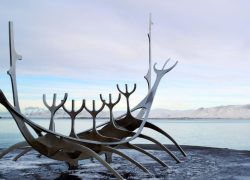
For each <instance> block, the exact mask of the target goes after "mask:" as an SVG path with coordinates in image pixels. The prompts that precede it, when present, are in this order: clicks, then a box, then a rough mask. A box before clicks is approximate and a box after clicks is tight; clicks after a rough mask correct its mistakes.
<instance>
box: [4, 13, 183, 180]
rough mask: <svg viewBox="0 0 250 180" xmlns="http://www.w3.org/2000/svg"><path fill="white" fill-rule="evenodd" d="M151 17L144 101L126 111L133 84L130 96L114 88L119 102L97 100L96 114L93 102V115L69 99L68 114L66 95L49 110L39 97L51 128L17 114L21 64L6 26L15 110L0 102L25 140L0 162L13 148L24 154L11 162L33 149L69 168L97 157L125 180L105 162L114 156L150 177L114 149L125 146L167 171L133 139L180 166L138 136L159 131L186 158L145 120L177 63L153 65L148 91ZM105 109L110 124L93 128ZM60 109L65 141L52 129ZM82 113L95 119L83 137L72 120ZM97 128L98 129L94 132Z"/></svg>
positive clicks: (173, 156)
mask: <svg viewBox="0 0 250 180" xmlns="http://www.w3.org/2000/svg"><path fill="white" fill-rule="evenodd" d="M151 24H152V21H151V17H150V21H149V33H148V39H149V69H148V72H147V75H146V76H145V79H146V81H147V83H148V93H147V95H146V97H145V98H144V99H143V100H142V101H141V102H140V103H138V105H137V106H135V107H134V108H132V109H131V108H130V104H129V98H130V96H131V95H132V94H133V93H134V92H135V90H136V84H135V85H134V87H133V88H132V90H131V91H129V90H128V85H127V84H126V85H125V91H123V90H122V89H121V88H120V86H119V85H117V90H118V92H119V94H118V98H117V100H115V101H114V102H113V101H112V95H111V94H109V101H106V100H104V98H103V96H102V95H100V100H101V102H102V106H101V107H100V108H99V109H98V110H97V109H96V106H95V101H93V104H92V105H93V107H92V110H90V109H89V107H86V105H85V100H83V101H82V106H81V107H80V109H78V110H75V104H74V100H72V109H71V111H70V110H68V109H67V108H66V107H65V105H64V104H65V102H66V100H67V94H65V96H64V98H63V100H62V101H61V102H60V103H59V105H56V94H54V96H53V103H52V106H49V105H48V103H47V101H46V95H43V102H44V104H45V106H46V107H47V108H48V109H49V111H50V112H51V118H50V125H49V128H48V129H47V128H44V127H41V126H39V125H37V124H36V123H34V122H32V121H31V120H29V119H28V118H26V117H25V116H24V115H23V114H22V113H21V111H20V107H19V101H18V93H17V86H16V64H15V63H16V60H17V59H21V56H20V55H18V54H17V53H16V51H15V49H14V37H13V25H12V22H9V44H10V66H11V67H10V70H9V71H8V74H9V75H10V78H11V82H12V91H13V99H14V105H11V103H10V102H9V101H8V100H7V99H6V97H5V95H4V93H3V92H2V91H1V90H0V103H1V104H2V105H3V106H4V107H5V108H6V109H7V110H8V111H9V112H10V114H11V115H12V116H13V118H14V119H15V121H16V123H17V126H18V128H19V130H20V131H21V133H22V135H23V136H24V138H25V140H26V141H24V142H20V143H17V144H15V145H13V146H11V147H9V148H8V149H6V150H4V151H3V152H2V153H1V154H0V158H2V157H3V156H4V155H6V154H7V153H9V152H11V151H13V150H15V149H17V148H20V147H22V148H24V150H23V151H22V152H21V153H20V154H19V155H17V156H16V157H14V159H13V160H15V161H16V160H17V159H18V158H20V157H21V156H23V155H24V154H26V153H27V152H29V151H30V150H31V149H34V150H36V151H37V152H39V153H40V154H41V155H44V156H47V157H49V158H52V159H55V160H60V161H64V162H67V163H68V165H69V168H77V166H78V161H79V160H83V159H87V158H95V159H96V160H98V161H99V162H100V163H101V164H103V166H105V167H106V168H107V169H109V170H110V171H111V172H112V173H113V174H114V175H115V176H116V177H117V178H118V179H123V177H122V176H121V175H120V174H119V173H117V172H116V171H115V170H114V169H113V168H112V167H111V166H110V165H109V164H108V163H110V162H111V161H112V154H117V155H119V156H121V157H123V158H124V159H126V160H128V161H130V162H131V163H132V164H134V165H135V166H137V167H138V168H140V169H141V170H143V171H144V172H147V173H150V172H149V171H148V170H147V169H146V168H145V167H144V166H143V165H142V164H140V163H139V162H137V161H135V160H133V159H131V158H130V157H129V156H127V155H126V154H124V153H123V152H121V151H119V150H118V149H117V147H119V146H124V147H126V148H130V149H134V150H137V151H139V152H141V153H143V154H144V155H146V156H148V157H150V158H152V159H153V160H155V161H156V162H158V163H159V164H161V165H162V166H167V165H166V164H165V163H164V162H162V161H161V160H160V159H159V158H157V157H156V156H154V155H152V154H151V153H149V152H147V151H145V150H144V149H142V148H140V147H138V146H136V145H133V144H131V143H130V142H131V141H132V140H134V139H135V138H143V139H146V140H148V141H151V142H153V143H155V144H157V145H158V146H159V147H160V148H161V149H162V150H164V151H165V152H166V153H167V154H169V155H170V156H171V157H172V158H173V159H174V160H175V161H176V162H177V163H179V162H180V161H179V159H178V158H177V157H176V156H175V155H174V154H173V153H172V152H171V151H170V150H169V149H168V148H167V147H165V146H164V145H163V144H161V143H160V142H158V141H157V140H155V139H154V138H152V137H149V136H146V135H144V134H142V133H141V131H142V130H143V128H144V127H145V128H150V129H152V130H154V131H157V132H159V133H161V134H162V135H164V136H165V137H166V138H168V139H169V140H171V141H172V142H173V143H174V144H175V146H176V147H177V148H178V149H179V151H180V152H181V153H182V154H183V156H186V154H185V152H184V151H183V150H182V148H181V147H180V146H179V145H178V144H177V142H176V141H175V140H174V139H173V138H172V137H171V136H170V135H169V134H167V133H166V132H165V131H163V130H162V129H160V128H159V127H157V126H156V125H154V124H152V123H149V122H147V119H148V115H149V113H150V109H151V106H152V103H153V100H154V96H155V94H156V90H157V88H158V85H159V83H160V80H161V79H162V77H163V76H164V75H165V74H166V73H168V72H169V71H171V70H172V69H173V68H174V67H175V66H176V64H177V62H176V63H175V64H174V65H173V66H171V67H170V68H167V69H165V66H166V65H167V63H168V61H169V60H167V61H166V63H165V64H164V65H163V67H162V69H157V68H156V63H155V64H154V72H155V73H156V79H155V81H154V83H153V86H152V87H151V85H152V84H151V68H152V67H151ZM121 95H123V96H124V97H125V99H126V104H127V111H126V113H125V114H123V115H121V116H120V117H116V118H115V117H114V115H113V108H114V106H115V105H117V104H118V103H119V101H120V99H121V97H122V96H121ZM105 106H107V107H108V109H109V113H110V119H109V121H108V122H105V123H103V124H100V125H97V124H96V116H97V115H98V114H99V113H100V112H101V111H102V110H103V108H104V107H105ZM60 108H63V109H64V111H65V112H66V113H67V114H68V115H69V117H70V119H71V132H70V134H69V136H65V135H62V134H60V133H58V132H56V130H55V122H54V115H55V113H56V111H57V110H58V109H60ZM83 110H86V111H87V112H88V113H89V114H90V115H91V116H92V119H93V127H92V128H91V129H88V130H85V131H83V132H81V133H78V134H76V133H75V125H74V124H75V119H76V116H77V115H78V114H79V113H80V112H81V111H83ZM135 110H140V111H139V113H138V114H137V116H136V117H134V116H133V115H132V113H131V112H133V111H135ZM28 127H30V128H32V129H33V130H34V131H35V132H36V136H34V135H32V134H31V132H30V131H29V129H28ZM97 128H98V129H97ZM101 154H105V157H106V161H105V160H103V159H102V158H101V157H100V155H101Z"/></svg>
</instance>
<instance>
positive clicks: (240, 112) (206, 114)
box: [0, 104, 250, 119]
mask: <svg viewBox="0 0 250 180" xmlns="http://www.w3.org/2000/svg"><path fill="white" fill-rule="evenodd" d="M123 113H124V112H123V111H116V112H114V115H115V117H117V116H119V115H121V114H123ZM23 114H25V115H26V116H27V117H30V118H49V117H50V112H49V111H48V110H45V109H43V108H39V107H27V108H25V109H24V111H23ZM0 116H2V117H8V116H10V115H9V114H8V113H3V112H1V113H0ZM56 117H57V118H67V117H68V115H67V114H66V113H65V112H64V111H63V110H62V109H60V110H58V112H57V113H56ZM78 117H85V118H88V117H90V115H89V114H88V113H87V112H86V111H82V112H81V113H80V114H79V115H78ZM99 117H104V118H105V117H109V112H108V111H102V112H101V113H100V115H99ZM149 118H214V119H215V118H236V119H242V118H246V119H247V118H248V119H249V118H250V104H247V105H227V106H216V107H211V108H199V109H195V110H168V109H152V110H151V112H150V115H149Z"/></svg>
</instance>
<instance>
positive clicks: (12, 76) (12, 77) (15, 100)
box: [7, 21, 22, 112]
mask: <svg viewBox="0 0 250 180" xmlns="http://www.w3.org/2000/svg"><path fill="white" fill-rule="evenodd" d="M9 49H10V69H9V70H8V71H7V73H8V75H9V76H10V80H11V86H12V94H13V103H14V107H15V109H16V110H17V111H18V112H21V110H20V106H19V100H18V92H17V83H16V61H17V60H21V59H22V56H21V55H19V54H17V52H16V50H15V46H14V32H13V22H11V21H9Z"/></svg>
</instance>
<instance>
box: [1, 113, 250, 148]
mask: <svg viewBox="0 0 250 180" xmlns="http://www.w3.org/2000/svg"><path fill="white" fill-rule="evenodd" d="M32 121H33V122H35V123H37V124H39V125H41V126H43V127H45V128H48V127H49V120H46V119H33V120H32ZM105 121H107V120H104V119H99V120H97V123H102V122H105ZM149 122H152V123H154V124H155V125H157V126H159V127H160V128H162V129H163V130H165V131H166V132H167V133H168V134H170V135H171V136H172V137H173V138H174V139H175V140H176V141H177V142H178V143H179V144H182V145H196V146H207V147H220V148H230V149H237V150H250V119H181V120H180V119H150V120H149ZM70 125H71V122H70V119H55V126H56V132H60V133H61V134H64V135H68V134H69V133H70ZM91 127H92V120H90V119H76V132H77V133H78V132H81V131H83V130H85V129H88V128H91ZM142 133H143V134H146V135H149V136H151V137H153V138H155V139H157V140H158V141H160V142H161V143H163V144H171V142H170V141H169V140H168V139H167V138H165V137H164V136H163V135H161V134H160V133H157V132H155V131H152V130H149V129H148V128H144V130H143V132H142ZM23 140H24V138H23V137H22V134H21V132H20V131H19V129H18V127H17V125H16V123H15V121H14V120H13V119H11V118H10V119H5V118H2V119H0V148H6V147H9V146H10V145H13V144H15V143H17V142H20V141H23ZM133 143H151V142H149V141H146V140H142V139H140V138H138V139H136V140H134V141H133Z"/></svg>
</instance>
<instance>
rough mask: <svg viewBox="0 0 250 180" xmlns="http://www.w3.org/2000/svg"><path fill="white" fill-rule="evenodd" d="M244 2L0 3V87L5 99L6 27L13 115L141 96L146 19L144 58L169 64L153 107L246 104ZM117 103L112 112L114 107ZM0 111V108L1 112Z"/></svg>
mask: <svg viewBox="0 0 250 180" xmlns="http://www.w3.org/2000/svg"><path fill="white" fill-rule="evenodd" d="M249 7H250V2H249V1H241V0H239V1H236V0H234V1H233V0H227V1H224V0H219V1H218V0H216V1H215V0H211V1H198V0H197V1H178V0H177V1H170V0H167V1H160V0H143V1H142V0H141V1H132V0H128V1H117V0H106V1H101V0H99V1H97V0H93V1H80V0H71V1H66V0H60V1H59V0H53V1H49V0H36V1H31V0H12V1H9V0H1V1H0V62H1V66H0V76H1V78H0V85H1V89H2V90H3V91H4V92H5V93H6V94H7V96H8V98H9V99H11V87H10V81H9V77H8V76H7V74H6V71H7V70H8V68H9V52H8V21H9V20H11V21H13V22H14V31H15V32H14V33H15V46H16V50H17V52H18V53H19V54H21V55H22V56H23V60H22V61H19V62H18V64H17V74H18V79H17V80H18V90H19V96H20V104H21V108H22V109H23V108H25V107H28V106H38V107H44V106H43V103H42V94H43V93H46V94H47V96H48V97H49V98H50V99H51V97H52V94H53V93H58V96H59V98H60V97H62V96H63V93H64V92H68V93H69V98H70V99H71V98H74V99H76V100H78V101H79V102H80V100H81V99H82V98H85V99H87V100H88V101H89V102H90V100H91V99H96V100H98V98H99V97H98V95H99V94H100V93H102V94H104V96H105V95H107V94H108V93H112V94H114V95H116V93H117V91H116V87H115V85H116V84H117V83H119V84H121V85H123V84H124V83H128V84H129V85H130V86H131V87H132V85H133V83H137V85H138V88H137V91H136V93H135V94H134V95H133V96H132V97H133V98H132V99H131V103H132V105H135V104H136V103H137V102H139V101H140V99H142V98H143V97H144V96H145V95H146V93H147V85H146V81H145V80H144V78H143V76H144V75H145V74H146V72H147V67H148V64H147V62H148V40H147V32H148V14H149V12H151V13H152V19H153V22H154V25H153V27H152V41H153V42H152V60H153V62H157V63H158V65H159V66H161V65H162V64H163V63H164V62H165V60H166V59H168V58H171V62H170V65H171V63H172V64H173V63H174V62H175V61H176V60H178V61H179V63H178V65H177V66H176V68H175V69H173V70H172V71H171V72H169V73H168V74H167V75H166V77H165V78H164V79H163V80H162V82H161V84H160V87H159V91H158V92H157V95H156V98H155V102H154V105H153V108H167V109H194V108H199V107H211V106H217V105H229V104H248V103H250V74H249V68H250V31H249V29H250V19H249V17H250V11H249ZM123 108H124V105H122V104H121V105H120V106H119V107H118V109H123ZM0 110H1V111H3V110H4V109H3V108H2V107H1V108H0Z"/></svg>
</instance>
